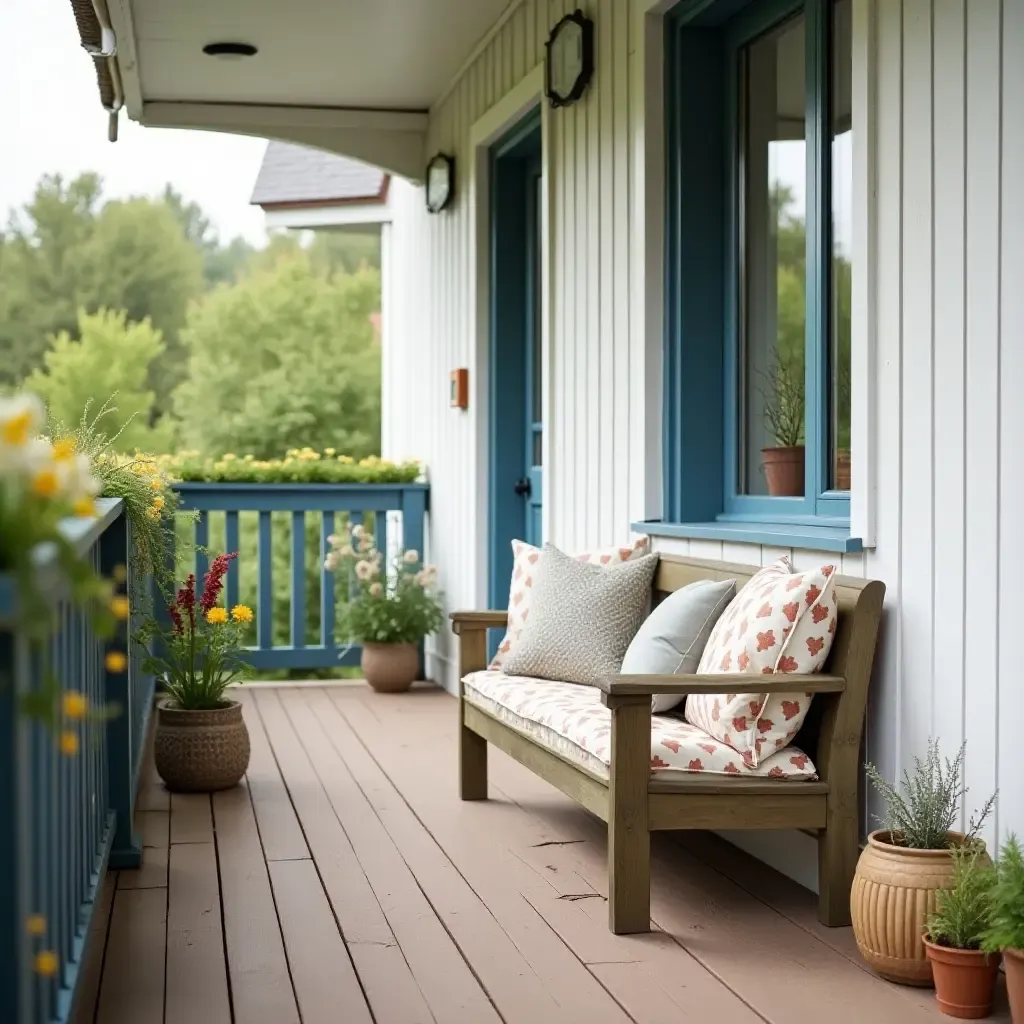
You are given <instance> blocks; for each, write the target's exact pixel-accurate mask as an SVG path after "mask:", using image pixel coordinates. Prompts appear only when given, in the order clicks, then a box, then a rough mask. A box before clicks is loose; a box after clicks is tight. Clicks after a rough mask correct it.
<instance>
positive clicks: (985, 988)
mask: <svg viewBox="0 0 1024 1024" xmlns="http://www.w3.org/2000/svg"><path fill="white" fill-rule="evenodd" d="M924 946H925V949H926V950H927V953H928V959H929V960H930V961H931V965H932V976H933V978H934V979H935V1001H936V1002H937V1003H938V1004H939V1009H940V1010H941V1011H942V1012H943V1013H944V1014H946V1015H947V1016H949V1017H960V1018H961V1019H964V1020H977V1019H979V1018H980V1017H987V1016H988V1015H989V1014H990V1013H991V1012H992V995H993V993H994V991H995V987H996V975H997V974H998V973H999V954H998V953H982V952H981V951H980V950H977V949H953V948H951V947H950V946H940V945H938V944H936V943H934V942H929V941H928V939H925V940H924Z"/></svg>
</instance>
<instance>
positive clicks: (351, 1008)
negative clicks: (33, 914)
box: [78, 685, 1009, 1024]
mask: <svg viewBox="0 0 1024 1024" xmlns="http://www.w3.org/2000/svg"><path fill="white" fill-rule="evenodd" d="M242 692H243V699H244V704H245V715H246V719H247V721H248V724H249V729H250V732H251V735H252V761H251V766H250V771H249V774H248V778H247V781H246V783H245V784H243V785H242V786H240V787H238V788H236V789H235V790H232V791H229V792H226V793H220V794H216V795H215V796H213V797H212V799H211V798H210V797H206V796H184V797H179V796H172V797H169V796H168V794H167V792H166V791H165V790H164V789H163V787H162V786H161V785H160V783H159V781H157V780H156V778H155V776H153V775H151V776H150V777H149V778H148V779H147V780H146V782H145V785H144V786H143V789H142V792H141V794H140V798H139V814H138V824H139V827H140V829H141V832H142V834H143V836H144V839H145V847H146V849H145V862H144V864H143V867H142V868H141V870H139V871H136V872H121V873H120V875H119V876H116V877H115V876H111V877H110V879H109V881H108V884H107V886H106V888H105V890H104V894H103V907H102V912H101V913H100V914H98V915H97V916H96V925H95V931H94V934H93V937H92V941H91V942H90V944H89V948H88V954H87V963H86V965H85V976H84V983H85V989H84V991H83V998H82V999H81V1001H80V1005H79V1014H78V1024H87V1022H94V1024H231V1022H236V1024H300V1022H301V1024H328V1022H330V1024H363V1022H365V1024H370V1022H376V1024H428V1022H437V1024H489V1022H500V1021H504V1022H506V1024H547V1022H552V1024H562V1022H566V1024H573V1022H580V1024H584V1022H585V1024H627V1022H629V1021H636V1022H638V1024H670V1022H671V1024H676V1022H687V1021H689V1022H701V1024H706V1022H708V1021H715V1022H716V1024H734V1022H735V1024H748V1022H751V1024H752V1022H757V1021H771V1022H775V1024H794V1022H805V1021H806V1022H808V1024H810V1022H815V1024H817V1022H823V1021H825V1022H828V1024H845V1022H850V1024H854V1022H856V1024H862V1022H864V1021H871V1022H873V1024H886V1022H894V1024H895V1022H898V1024H914V1022H923V1021H936V1020H939V1019H945V1018H940V1015H939V1014H938V1012H937V1011H936V1010H935V1008H934V1002H933V997H932V995H931V994H930V993H927V992H920V991H915V990H913V989H905V988H900V987H897V986H892V985H889V984H887V983H885V982H882V981H879V980H878V979H876V978H875V977H873V976H872V975H871V974H869V973H868V972H867V971H866V969H864V968H863V967H862V966H861V964H860V963H859V961H858V959H857V954H856V950H855V948H854V943H853V938H852V935H851V934H850V932H849V930H848V929H838V930H835V929H832V930H830V929H825V928H822V927H821V926H819V925H818V923H817V921H816V919H815V914H814V900H813V898H812V897H811V895H810V894H809V893H807V892H806V891H805V890H803V889H801V888H800V887H799V886H796V885H795V884H793V883H791V882H789V881H787V880H786V879H784V878H782V876H780V875H778V874H776V873H775V872H773V871H772V870H771V869H769V868H766V867H764V866H763V865H761V864H759V863H758V862H756V861H753V860H752V859H750V858H748V857H746V856H745V855H744V854H741V853H739V852H738V851H736V850H735V848H734V847H731V846H729V845H728V844H726V843H724V842H722V841H721V840H718V839H716V838H715V837H711V836H705V835H700V834H695V835H689V836H686V835H684V834H679V835H666V834H659V835H657V836H655V841H654V846H653V857H654V887H653V894H652V896H653V898H652V916H653V920H654V922H655V924H656V926H657V927H656V930H655V931H654V932H652V934H650V935H645V936H634V937H617V936H614V935H611V934H610V933H609V932H608V930H607V925H606V916H607V906H606V902H605V893H606V871H605V838H604V827H603V825H602V824H601V823H600V822H598V821H597V820H596V819H594V818H592V817H590V816H589V815H588V814H587V813H586V812H584V811H582V810H580V809H579V808H577V807H576V806H575V805H573V804H572V803H571V802H570V801H569V800H567V799H566V798H564V797H563V796H561V794H559V793H557V792H556V791H554V790H553V789H551V788H550V787H549V786H548V785H547V784H545V783H543V782H541V781H540V780H538V779H536V778H535V777H534V776H532V775H531V774H530V773H529V772H527V771H526V770H525V769H523V768H521V767H520V766H519V765H517V764H516V763H514V762H513V761H511V760H509V759H508V758H506V757H505V756H504V755H503V754H501V753H499V752H497V751H494V750H492V751H491V752H490V756H491V776H490V778H491V796H492V799H491V800H490V801H488V802H487V803H474V804H463V803H460V801H459V800H458V799H457V797H456V794H455V706H454V702H453V700H452V698H451V697H449V696H447V695H446V694H443V693H441V692H440V691H437V690H433V689H427V688H424V689H419V690H414V691H413V692H411V693H410V694H408V695H406V696H399V697H383V696H377V695H374V694H373V693H371V692H370V691H369V690H368V689H367V688H365V687H364V686H362V685H338V686H330V687H322V686H319V685H317V686H308V687H303V686H295V687H269V686H261V687H251V688H248V689H245V690H243V691H242ZM999 998H1000V1002H999V1004H998V1008H999V1013H998V1014H997V1018H996V1019H1001V1020H1009V1016H1008V1013H1007V1011H1006V1008H1005V995H1004V994H1003V993H1002V992H1001V993H1000V997H999Z"/></svg>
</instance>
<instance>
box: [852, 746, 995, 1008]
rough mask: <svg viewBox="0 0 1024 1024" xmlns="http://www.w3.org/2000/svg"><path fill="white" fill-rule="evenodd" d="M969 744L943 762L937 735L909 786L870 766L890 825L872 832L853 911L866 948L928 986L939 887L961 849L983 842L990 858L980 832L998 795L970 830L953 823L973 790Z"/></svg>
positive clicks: (874, 960) (889, 969) (904, 979)
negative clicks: (966, 772)
mask: <svg viewBox="0 0 1024 1024" xmlns="http://www.w3.org/2000/svg"><path fill="white" fill-rule="evenodd" d="M965 746H966V745H964V746H961V747H960V750H959V751H958V753H957V756H956V757H955V758H954V759H953V760H952V761H950V760H948V759H947V760H946V761H945V762H943V759H942V758H941V756H940V754H939V744H938V742H937V741H935V740H931V741H929V743H928V749H927V752H926V754H925V756H924V758H923V759H922V758H919V757H915V758H914V763H913V768H912V769H911V770H910V771H909V772H908V771H904V773H903V784H902V792H901V791H900V789H899V788H897V787H896V786H894V785H893V784H892V783H891V782H889V781H888V780H887V779H885V778H883V777H882V775H881V774H880V773H879V772H878V770H877V769H876V768H875V767H874V765H870V764H869V765H867V766H866V770H867V775H868V778H869V779H870V780H871V783H872V784H873V785H874V787H875V789H876V790H878V792H879V794H880V795H881V797H882V799H883V801H884V803H885V807H886V814H885V816H884V818H883V824H884V825H885V828H882V829H879V830H878V831H876V832H872V833H871V834H870V835H869V836H868V841H867V845H866V846H865V848H864V850H863V852H862V853H861V855H860V859H859V860H858V861H857V869H856V872H855V874H854V879H853V887H852V889H851V891H850V914H851V917H852V922H853V934H854V938H856V940H857V948H858V949H859V950H860V954H861V956H862V957H864V959H865V960H866V961H867V962H868V963H869V964H870V965H871V966H872V967H873V968H874V969H875V970H876V971H877V972H878V973H879V974H880V975H881V976H882V977H883V978H886V979H888V980H889V981H895V982H898V983H900V984H903V985H918V986H921V987H924V988H928V987H930V986H931V985H932V984H933V981H932V969H931V964H930V962H929V961H928V958H927V956H926V954H925V948H924V941H923V938H922V936H923V934H924V931H925V926H926V923H927V920H928V918H929V917H930V916H931V915H932V914H934V913H935V907H936V902H935V901H936V893H937V892H938V891H939V890H940V889H949V888H950V886H951V885H952V882H953V875H954V859H953V851H955V850H956V849H957V848H958V847H960V846H963V845H964V844H965V843H977V844H978V845H979V846H980V847H981V852H980V853H979V855H978V856H979V861H985V862H989V861H988V856H987V854H985V853H984V844H983V843H982V842H981V840H979V839H977V835H978V833H979V831H980V830H981V827H982V825H983V824H984V823H985V820H986V819H987V818H988V816H989V814H990V813H991V811H992V806H993V804H994V802H995V796H992V797H990V798H989V799H988V801H987V802H986V803H985V805H984V807H982V809H981V811H980V812H979V813H978V814H977V815H975V816H974V817H972V818H971V820H970V823H969V825H968V828H967V832H966V833H963V832H957V831H955V830H954V828H953V826H954V824H955V823H956V821H957V819H958V818H959V816H960V807H961V805H962V802H963V799H964V797H965V795H966V793H967V788H966V786H965V785H964V783H963V761H964V750H965Z"/></svg>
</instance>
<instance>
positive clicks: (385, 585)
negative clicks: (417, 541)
mask: <svg viewBox="0 0 1024 1024" xmlns="http://www.w3.org/2000/svg"><path fill="white" fill-rule="evenodd" d="M330 545H331V551H330V553H329V554H328V555H327V559H326V562H325V566H326V568H327V569H329V570H331V571H332V572H340V573H342V574H343V578H347V579H349V580H350V592H349V599H348V601H346V602H344V603H343V604H342V605H341V608H340V611H339V627H340V631H341V634H342V636H344V637H345V638H346V639H347V640H349V641H350V642H356V643H360V644H362V656H361V659H360V665H361V667H362V670H363V676H364V678H365V679H366V681H367V682H368V683H369V684H370V686H372V687H373V688H374V689H375V690H377V691H378V692H379V693H402V692H404V691H405V690H408V689H409V687H410V686H411V685H412V683H413V680H415V678H416V673H417V671H418V669H419V650H418V646H417V645H418V644H419V642H420V641H421V640H422V639H423V638H424V637H425V636H427V635H428V634H429V633H433V632H435V631H436V630H438V629H439V628H440V627H441V624H442V622H443V614H442V610H441V601H440V598H439V597H438V594H437V592H436V589H435V588H436V583H437V571H436V569H435V568H434V567H433V566H431V565H424V566H421V565H420V556H419V552H418V551H413V550H411V549H410V550H408V551H399V552H398V554H397V557H396V558H395V561H394V564H393V565H392V566H391V568H390V571H388V570H387V569H385V567H384V556H383V554H382V553H381V552H380V551H379V550H378V549H377V545H376V541H375V539H374V538H373V537H372V536H371V535H370V534H369V533H367V532H366V531H365V530H364V529H363V527H362V526H358V525H357V526H354V527H353V528H352V531H351V540H348V539H346V538H344V537H339V536H332V537H331V538H330Z"/></svg>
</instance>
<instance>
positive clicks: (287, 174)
mask: <svg viewBox="0 0 1024 1024" xmlns="http://www.w3.org/2000/svg"><path fill="white" fill-rule="evenodd" d="M386 184H387V175H386V174H385V173H384V171H381V170H379V169H378V168H376V167H370V166H369V165H368V164H364V163H360V162H359V161H358V160H349V159H348V158H347V157H343V156H335V155H334V154H333V153H325V152H323V151H322V150H319V149H309V148H308V147H306V146H295V145H292V144H291V143H288V142H270V143H268V144H267V151H266V153H264V154H263V163H262V165H261V166H260V173H259V176H258V177H257V178H256V185H255V186H254V188H253V191H252V199H251V200H250V202H251V203H253V204H254V205H256V206H272V205H274V204H276V203H326V202H330V201H331V200H341V201H348V202H353V201H358V200H363V201H365V202H374V201H380V200H381V199H383V196H384V190H385V186H386Z"/></svg>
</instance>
